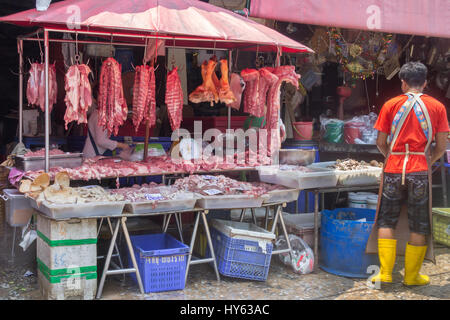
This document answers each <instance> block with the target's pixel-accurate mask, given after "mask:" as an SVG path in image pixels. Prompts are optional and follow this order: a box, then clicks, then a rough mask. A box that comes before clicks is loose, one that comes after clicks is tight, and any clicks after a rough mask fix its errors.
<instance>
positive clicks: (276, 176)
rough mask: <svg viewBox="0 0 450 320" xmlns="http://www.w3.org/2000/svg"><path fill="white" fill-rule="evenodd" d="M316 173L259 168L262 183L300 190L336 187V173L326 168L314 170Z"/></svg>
mask: <svg viewBox="0 0 450 320" xmlns="http://www.w3.org/2000/svg"><path fill="white" fill-rule="evenodd" d="M312 169H313V170H314V172H306V173H302V172H299V171H285V170H279V169H278V168H276V167H274V166H267V167H259V168H258V174H259V180H260V181H261V182H266V183H273V184H279V185H282V186H285V187H288V188H294V189H299V190H304V189H312V188H326V187H335V186H336V184H337V175H336V173H335V172H334V171H332V170H329V169H324V168H312Z"/></svg>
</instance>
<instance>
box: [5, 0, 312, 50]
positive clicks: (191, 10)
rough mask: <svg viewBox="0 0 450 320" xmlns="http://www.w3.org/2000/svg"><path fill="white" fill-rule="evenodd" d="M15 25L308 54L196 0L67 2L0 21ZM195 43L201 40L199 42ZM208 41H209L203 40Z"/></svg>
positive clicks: (292, 43)
mask: <svg viewBox="0 0 450 320" xmlns="http://www.w3.org/2000/svg"><path fill="white" fill-rule="evenodd" d="M0 21H3V22H9V23H13V24H16V25H20V26H38V27H45V28H57V29H60V30H66V29H67V30H71V31H76V29H74V27H75V28H78V29H79V30H83V31H86V30H89V31H103V32H112V31H114V32H120V33H124V35H126V34H130V35H131V34H133V35H136V34H139V35H143V36H144V35H148V36H150V35H153V36H154V35H155V34H157V35H160V36H168V37H171V36H172V37H175V36H177V37H180V36H183V37H186V38H187V39H188V40H185V41H184V42H183V41H182V42H179V41H178V40H177V45H178V46H194V45H195V46H200V47H213V46H214V47H216V48H244V47H248V45H249V44H254V45H256V44H257V45H259V46H260V47H259V50H261V51H267V50H272V51H275V50H276V49H277V48H281V49H282V50H283V52H314V51H313V50H312V49H310V48H308V47H306V46H304V45H302V44H301V43H299V42H297V41H294V40H292V39H290V38H288V37H286V36H284V35H282V34H281V33H279V32H277V31H275V30H273V29H271V28H268V27H266V26H264V25H262V24H259V23H257V22H255V21H253V20H251V19H248V18H245V17H242V16H240V15H238V14H236V13H233V12H231V11H229V10H226V9H223V8H219V7H216V6H213V5H211V4H208V3H204V2H201V1H196V0H127V1H123V0H67V1H61V2H57V3H54V4H52V5H50V7H49V8H48V9H47V11H43V12H41V11H37V10H36V9H32V10H27V11H23V12H19V13H16V14H12V15H9V16H6V17H2V18H0ZM200 40H201V41H200ZM209 40H211V41H209Z"/></svg>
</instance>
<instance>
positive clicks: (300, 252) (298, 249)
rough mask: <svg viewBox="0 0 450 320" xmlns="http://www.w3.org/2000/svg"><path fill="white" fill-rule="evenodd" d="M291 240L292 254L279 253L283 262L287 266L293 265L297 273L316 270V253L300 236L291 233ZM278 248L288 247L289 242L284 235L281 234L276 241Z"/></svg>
mask: <svg viewBox="0 0 450 320" xmlns="http://www.w3.org/2000/svg"><path fill="white" fill-rule="evenodd" d="M289 241H290V243H291V248H292V254H289V253H282V254H279V255H278V257H279V258H280V260H281V262H282V263H283V264H285V265H287V266H291V268H292V270H293V271H294V272H295V273H299V274H308V273H311V272H313V270H314V253H313V251H312V250H311V248H310V247H309V246H308V244H307V243H306V242H305V241H304V240H303V239H302V238H300V237H298V236H296V235H293V234H290V235H289ZM275 247H276V249H277V250H282V249H287V248H288V246H287V243H286V239H285V237H284V236H280V237H279V238H278V240H277V242H276V243H275Z"/></svg>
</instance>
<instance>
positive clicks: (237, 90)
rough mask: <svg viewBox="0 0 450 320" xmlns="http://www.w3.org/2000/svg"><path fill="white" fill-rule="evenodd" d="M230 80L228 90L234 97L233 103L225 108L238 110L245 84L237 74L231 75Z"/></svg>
mask: <svg viewBox="0 0 450 320" xmlns="http://www.w3.org/2000/svg"><path fill="white" fill-rule="evenodd" d="M230 78H231V80H230V89H231V91H232V92H233V95H234V97H235V99H236V100H235V101H234V102H231V103H229V104H227V106H229V107H231V108H233V109H236V110H239V109H240V108H241V98H242V92H243V91H244V88H245V82H244V80H243V79H242V78H241V76H240V75H239V74H237V73H232V74H231V77H230Z"/></svg>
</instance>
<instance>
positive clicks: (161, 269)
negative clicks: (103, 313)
mask: <svg viewBox="0 0 450 320" xmlns="http://www.w3.org/2000/svg"><path fill="white" fill-rule="evenodd" d="M130 238H131V243H132V244H133V250H134V256H135V258H136V262H137V264H138V268H139V274H140V275H141V279H142V284H143V286H144V292H145V293H149V292H160V291H171V290H183V289H184V286H185V274H186V263H187V255H188V254H189V247H188V246H187V245H185V244H183V243H181V242H180V241H178V240H176V239H175V238H173V237H172V236H171V235H169V234H166V233H162V234H147V235H139V236H132V237H130ZM128 260H129V266H130V267H131V268H132V267H133V265H132V261H131V259H128ZM131 276H132V278H133V279H134V281H135V282H136V283H137V279H136V275H135V274H133V273H132V274H131Z"/></svg>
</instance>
